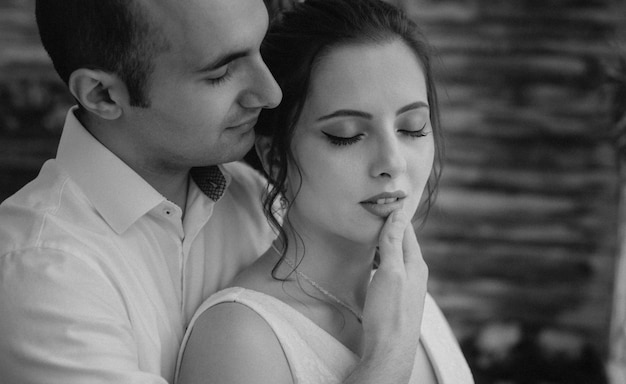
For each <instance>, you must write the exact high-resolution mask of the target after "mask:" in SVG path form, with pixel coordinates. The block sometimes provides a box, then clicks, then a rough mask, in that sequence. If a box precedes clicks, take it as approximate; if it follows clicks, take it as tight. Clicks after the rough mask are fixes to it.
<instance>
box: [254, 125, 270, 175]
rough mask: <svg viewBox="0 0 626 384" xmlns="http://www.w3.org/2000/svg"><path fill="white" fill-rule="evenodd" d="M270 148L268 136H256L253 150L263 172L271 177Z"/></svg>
mask: <svg viewBox="0 0 626 384" xmlns="http://www.w3.org/2000/svg"><path fill="white" fill-rule="evenodd" d="M271 148H272V139H271V138H270V137H269V136H261V135H257V137H256V141H255V143H254V149H255V150H256V154H257V156H258V157H259V160H261V165H262V166H263V170H264V171H265V173H266V174H268V175H272V174H271V173H270V156H271V154H270V152H271Z"/></svg>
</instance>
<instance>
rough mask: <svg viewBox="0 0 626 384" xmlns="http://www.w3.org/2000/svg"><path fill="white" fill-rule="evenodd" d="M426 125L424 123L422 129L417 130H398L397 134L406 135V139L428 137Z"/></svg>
mask: <svg viewBox="0 0 626 384" xmlns="http://www.w3.org/2000/svg"><path fill="white" fill-rule="evenodd" d="M427 125H428V124H427V123H424V125H423V126H422V128H420V129H418V130H413V129H400V130H398V132H402V133H403V134H405V135H407V136H408V137H411V138H418V137H424V136H426V135H428V134H429V133H430V131H427V130H426V126H427Z"/></svg>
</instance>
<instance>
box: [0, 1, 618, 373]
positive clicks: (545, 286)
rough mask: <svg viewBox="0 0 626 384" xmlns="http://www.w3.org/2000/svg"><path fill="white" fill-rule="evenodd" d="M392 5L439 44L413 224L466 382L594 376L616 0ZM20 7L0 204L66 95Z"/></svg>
mask: <svg viewBox="0 0 626 384" xmlns="http://www.w3.org/2000/svg"><path fill="white" fill-rule="evenodd" d="M390 1H391V0H390ZM400 1H401V2H402V3H403V6H404V7H405V8H406V9H407V11H408V12H409V13H410V14H411V15H412V16H414V17H415V19H416V20H418V22H419V23H420V25H422V26H423V28H424V30H425V31H426V33H427V34H428V36H429V37H430V39H431V42H432V43H433V45H434V47H435V48H436V49H437V51H438V53H439V56H438V57H439V61H438V63H436V64H437V75H438V79H439V83H440V90H439V91H440V99H441V103H442V115H443V124H444V127H445V130H446V133H447V160H446V164H445V168H444V177H443V179H442V183H441V188H440V195H439V199H438V202H437V205H436V207H435V209H434V210H433V212H432V213H431V216H430V218H429V220H428V222H427V224H426V226H425V227H424V228H423V229H422V230H421V231H420V233H419V234H420V240H421V243H422V248H423V251H424V254H425V257H426V258H427V261H428V264H429V266H430V271H431V280H430V289H431V292H432V294H433V295H434V296H435V297H436V299H437V300H438V302H439V303H440V305H441V306H442V308H443V310H444V312H445V313H446V315H447V316H448V318H449V320H450V322H451V324H452V325H453V328H454V331H455V333H456V334H457V335H458V336H459V338H460V340H461V341H462V346H463V348H464V351H465V352H466V354H467V356H468V359H469V360H470V363H471V365H472V368H473V370H474V372H475V375H476V379H477V383H581V384H601V383H603V382H605V379H604V377H603V375H602V372H601V370H602V367H601V365H600V364H601V363H602V361H604V360H605V359H606V357H607V351H608V345H609V320H610V316H611V297H612V293H613V284H614V281H615V279H614V270H615V265H616V255H617V254H618V246H617V243H618V240H617V223H618V216H617V207H618V200H619V188H618V187H619V186H618V184H619V171H618V161H617V155H616V149H615V140H614V135H613V133H612V121H613V120H612V119H611V118H610V116H611V113H612V111H611V105H612V104H611V97H612V93H611V92H612V91H611V87H610V86H609V85H607V81H606V76H605V74H606V71H605V68H606V66H607V65H610V63H611V62H612V60H614V49H613V48H612V46H611V43H612V40H613V39H614V33H615V30H616V29H617V28H619V26H620V25H622V24H623V23H624V15H626V11H625V7H624V2H625V1H624V0H587V1H583V0H545V1H539V0H500V1H481V0H428V1H427V0H400ZM33 4H34V1H33V0H0V201H1V200H3V199H4V198H6V197H7V196H9V195H10V194H11V193H13V192H14V191H15V190H17V189H18V188H19V187H21V186H22V185H23V184H24V183H25V182H27V181H28V180H30V179H32V178H33V177H34V176H35V175H36V173H37V170H38V168H39V167H40V165H41V163H42V162H43V161H44V160H45V159H47V158H50V157H52V156H53V155H54V151H55V147H56V143H57V141H58V134H59V130H60V126H61V123H62V121H63V118H64V114H65V110H66V107H67V106H68V105H70V104H71V98H70V97H69V96H68V94H67V93H66V92H65V90H64V87H63V85H62V84H61V83H60V81H59V80H57V78H56V75H55V74H54V72H53V70H52V68H51V65H50V63H49V62H48V59H47V57H46V56H45V53H44V52H43V50H42V49H41V47H40V46H39V40H38V37H37V35H36V29H35V26H34V19H33V16H32V12H33ZM607 63H609V64H607ZM613 112H614V111H613Z"/></svg>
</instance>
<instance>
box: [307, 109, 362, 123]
mask: <svg viewBox="0 0 626 384" xmlns="http://www.w3.org/2000/svg"><path fill="white" fill-rule="evenodd" d="M334 117H361V118H363V119H371V118H372V117H373V116H372V115H371V114H370V113H367V112H362V111H356V110H353V109H339V110H337V111H335V112H332V113H329V114H328V115H324V116H322V117H320V118H318V119H317V121H323V120H328V119H332V118H334Z"/></svg>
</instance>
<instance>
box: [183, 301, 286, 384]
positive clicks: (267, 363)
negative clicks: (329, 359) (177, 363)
mask: <svg viewBox="0 0 626 384" xmlns="http://www.w3.org/2000/svg"><path fill="white" fill-rule="evenodd" d="M253 382H254V383H277V384H280V383H289V384H291V383H293V380H292V377H291V371H290V370H289V365H288V363H287V360H286V357H285V354H284V352H283V350H282V347H281V346H280V343H279V341H278V339H277V338H276V335H275V334H274V331H273V330H272V329H271V327H270V326H269V325H268V324H267V322H266V321H265V320H264V319H263V318H262V317H261V316H260V315H259V314H257V313H256V312H255V311H254V310H252V309H250V308H249V307H247V306H245V305H244V304H240V303H221V304H218V305H216V306H214V307H211V308H209V309H207V310H206V311H205V312H204V313H202V315H200V317H199V318H198V320H197V322H196V323H195V325H194V327H193V330H192V332H191V336H190V337H189V341H188V343H187V346H186V348H185V351H184V354H183V359H182V362H181V368H180V376H179V381H178V383H179V384H197V383H253Z"/></svg>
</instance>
